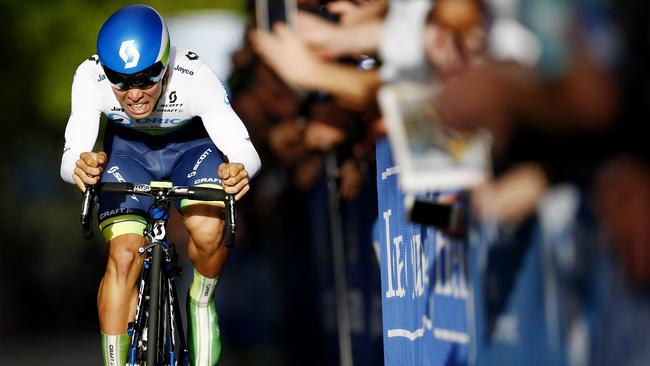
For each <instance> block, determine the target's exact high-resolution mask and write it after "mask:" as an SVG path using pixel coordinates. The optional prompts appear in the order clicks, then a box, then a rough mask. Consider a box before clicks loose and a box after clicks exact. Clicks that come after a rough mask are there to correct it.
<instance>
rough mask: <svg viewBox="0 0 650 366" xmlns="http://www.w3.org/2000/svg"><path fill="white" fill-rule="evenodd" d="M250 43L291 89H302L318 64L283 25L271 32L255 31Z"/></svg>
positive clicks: (295, 35) (312, 55)
mask: <svg viewBox="0 0 650 366" xmlns="http://www.w3.org/2000/svg"><path fill="white" fill-rule="evenodd" d="M251 42H252V44H253V47H254V48H255V50H256V51H257V53H258V54H259V55H260V57H261V58H262V59H263V60H264V62H265V63H266V64H267V65H269V66H270V67H271V68H272V69H273V70H274V71H275V72H276V73H277V74H278V75H279V76H280V77H281V78H282V79H283V80H284V81H286V82H287V83H289V84H292V85H294V86H299V87H304V86H305V84H306V83H308V81H309V80H310V78H312V76H313V75H314V74H315V73H316V72H317V69H318V64H319V63H320V62H321V61H320V59H319V58H318V56H317V55H315V54H314V53H313V52H311V51H310V50H309V48H308V47H307V45H306V44H305V43H304V42H303V41H302V39H301V38H300V37H299V36H298V35H297V34H296V33H294V32H292V31H291V29H289V28H288V27H287V26H286V25H284V24H282V23H277V24H275V25H274V26H273V32H267V31H264V30H261V29H257V30H255V31H254V32H253V33H252V34H251Z"/></svg>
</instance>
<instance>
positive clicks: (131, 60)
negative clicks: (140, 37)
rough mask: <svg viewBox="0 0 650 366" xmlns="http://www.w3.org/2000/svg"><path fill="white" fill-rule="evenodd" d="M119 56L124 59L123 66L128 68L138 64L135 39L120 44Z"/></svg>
mask: <svg viewBox="0 0 650 366" xmlns="http://www.w3.org/2000/svg"><path fill="white" fill-rule="evenodd" d="M120 57H121V58H122V61H124V68H125V69H130V68H133V67H136V66H138V61H140V52H138V49H137V48H136V47H135V39H130V40H128V41H124V42H122V45H121V46H120Z"/></svg>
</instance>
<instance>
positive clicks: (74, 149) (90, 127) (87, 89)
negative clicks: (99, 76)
mask: <svg viewBox="0 0 650 366" xmlns="http://www.w3.org/2000/svg"><path fill="white" fill-rule="evenodd" d="M89 62H91V61H85V62H84V63H82V64H81V65H80V66H79V68H77V72H76V73H75V75H74V80H73V82H72V108H71V112H70V118H69V119H68V124H67V126H66V128H65V147H64V149H63V157H62V158H61V178H63V180H65V181H66V182H69V183H74V181H73V179H72V175H73V174H74V169H75V166H76V162H77V160H79V155H80V154H81V153H82V152H87V151H92V149H93V147H94V146H95V141H96V140H97V135H98V133H99V115H100V112H99V107H98V105H99V97H98V93H97V88H96V86H95V82H94V74H93V73H92V72H90V70H89V68H90V65H88V63H89Z"/></svg>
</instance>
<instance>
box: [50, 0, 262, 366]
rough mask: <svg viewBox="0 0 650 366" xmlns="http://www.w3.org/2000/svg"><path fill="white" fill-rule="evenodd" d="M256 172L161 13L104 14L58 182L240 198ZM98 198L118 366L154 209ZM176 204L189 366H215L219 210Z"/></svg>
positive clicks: (253, 156)
mask: <svg viewBox="0 0 650 366" xmlns="http://www.w3.org/2000/svg"><path fill="white" fill-rule="evenodd" d="M100 113H104V114H105V115H106V116H107V123H106V129H105V136H104V143H103V147H104V151H93V147H94V145H95V142H96V140H97V136H98V131H99V125H100ZM221 154H223V156H224V157H227V159H224V158H222V156H221ZM224 161H225V162H224ZM259 169H260V159H259V156H258V154H257V152H256V150H255V148H254V147H253V145H252V143H251V141H250V138H249V136H248V132H247V130H246V128H245V126H244V124H243V123H242V122H241V120H240V119H239V117H238V116H237V115H236V114H235V112H234V111H233V110H232V108H231V107H230V102H229V100H228V96H227V94H226V91H225V89H224V87H223V85H222V84H221V82H220V81H219V79H218V78H217V76H216V75H215V73H214V72H213V71H212V70H211V69H210V68H209V66H208V65H207V64H206V63H205V62H204V61H203V60H202V59H201V58H200V57H199V56H198V55H197V54H196V53H195V52H192V51H190V50H186V49H180V48H175V47H174V46H171V45H170V41H169V34H168V31H167V27H166V25H165V22H164V20H163V18H162V17H161V16H160V14H159V13H158V12H157V11H156V10H154V9H153V8H151V7H148V6H144V5H129V6H126V7H124V8H122V9H120V10H118V11H117V12H115V13H114V14H113V15H111V16H110V17H109V18H108V19H107V20H106V22H105V23H104V25H103V26H102V27H101V29H100V31H99V35H98V37H97V54H95V55H93V56H91V57H90V58H88V59H87V60H85V61H84V62H83V63H81V65H80V66H79V67H78V68H77V71H76V73H75V76H74V80H73V83H72V107H71V113H70V118H69V120H68V124H67V126H66V130H65V148H64V152H63V157H62V162H61V176H62V177H63V179H64V180H65V181H68V182H70V183H75V184H76V185H77V186H78V187H79V188H80V189H81V190H82V191H83V190H85V185H92V184H95V183H97V182H98V181H99V180H101V181H104V182H116V181H119V182H125V181H126V182H133V183H149V182H150V181H152V180H171V181H173V182H174V184H176V185H194V186H223V188H224V190H225V192H226V193H230V194H235V195H236V196H235V197H236V199H240V198H241V197H242V196H243V195H244V194H245V193H246V192H247V191H248V189H249V178H250V177H252V176H254V175H255V174H256V173H257V172H258V170H259ZM97 199H98V204H99V205H98V217H99V226H100V230H101V232H102V234H103V236H104V238H105V239H106V241H107V242H108V249H109V257H108V264H107V266H106V271H105V274H104V276H103V278H102V281H101V284H100V286H99V293H98V298H97V305H98V313H99V321H100V328H101V332H102V346H103V357H104V364H105V365H118V364H119V365H124V364H125V363H126V352H127V350H128V345H129V343H130V337H129V336H128V335H127V326H128V322H129V321H130V320H132V319H133V318H134V316H135V306H136V301H137V292H136V288H135V283H136V280H137V277H138V273H139V272H140V269H141V266H142V260H141V259H140V256H139V255H138V253H137V249H138V248H139V247H140V246H142V244H143V242H144V238H143V233H142V231H143V228H144V226H145V222H146V221H145V217H146V216H147V209H148V207H149V205H150V203H151V202H152V201H151V199H150V198H146V197H136V196H126V197H124V196H111V195H101V194H99V195H98V198H97ZM177 206H178V209H179V211H180V212H181V214H182V218H183V223H184V225H185V228H186V229H187V231H188V233H189V237H190V239H189V243H188V254H189V257H190V259H191V260H192V263H193V265H194V278H193V281H192V284H191V287H190V290H189V300H188V307H187V311H188V328H189V344H188V346H189V350H190V358H191V361H192V364H193V365H214V364H216V363H217V361H218V359H219V356H220V353H221V341H220V337H219V328H218V324H217V313H216V308H215V303H214V298H213V296H212V295H213V291H214V288H215V286H216V284H217V281H218V279H219V276H220V274H221V271H222V268H223V266H224V263H225V260H226V257H227V254H228V250H227V248H226V247H225V246H223V245H222V236H223V235H222V233H223V225H224V222H223V209H222V208H221V207H218V206H217V204H216V203H215V204H209V203H208V204H206V203H198V202H192V201H187V200H186V201H182V202H180V203H179V204H178V205H177Z"/></svg>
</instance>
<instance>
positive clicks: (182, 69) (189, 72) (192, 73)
mask: <svg viewBox="0 0 650 366" xmlns="http://www.w3.org/2000/svg"><path fill="white" fill-rule="evenodd" d="M174 70H176V71H180V72H181V74H188V75H194V71H192V70H188V69H186V68H184V67H180V66H178V65H176V67H174Z"/></svg>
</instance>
